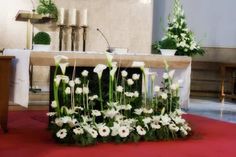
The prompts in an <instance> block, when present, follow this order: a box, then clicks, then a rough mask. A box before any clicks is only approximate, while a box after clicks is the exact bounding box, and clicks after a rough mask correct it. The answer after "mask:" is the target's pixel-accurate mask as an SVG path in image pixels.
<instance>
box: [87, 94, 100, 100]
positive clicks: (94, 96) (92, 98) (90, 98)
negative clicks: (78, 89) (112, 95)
mask: <svg viewBox="0 0 236 157" xmlns="http://www.w3.org/2000/svg"><path fill="white" fill-rule="evenodd" d="M95 99H98V96H97V95H93V96H90V97H89V100H91V101H93V100H95Z"/></svg>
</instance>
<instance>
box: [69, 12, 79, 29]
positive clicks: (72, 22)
mask: <svg viewBox="0 0 236 157" xmlns="http://www.w3.org/2000/svg"><path fill="white" fill-rule="evenodd" d="M69 25H70V26H76V25H77V10H76V9H72V10H70V12H69Z"/></svg>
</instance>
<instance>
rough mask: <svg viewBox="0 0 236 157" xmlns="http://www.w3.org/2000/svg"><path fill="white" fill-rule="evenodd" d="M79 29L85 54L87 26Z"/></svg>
mask: <svg viewBox="0 0 236 157" xmlns="http://www.w3.org/2000/svg"><path fill="white" fill-rule="evenodd" d="M80 28H81V29H83V51H84V52H85V51H86V39H87V28H88V26H80Z"/></svg>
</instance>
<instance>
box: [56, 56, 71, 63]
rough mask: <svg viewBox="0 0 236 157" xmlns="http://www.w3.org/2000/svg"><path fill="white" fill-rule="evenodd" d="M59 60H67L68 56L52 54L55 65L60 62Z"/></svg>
mask: <svg viewBox="0 0 236 157" xmlns="http://www.w3.org/2000/svg"><path fill="white" fill-rule="evenodd" d="M61 60H68V57H66V56H63V55H57V56H54V61H55V64H56V65H59V63H60V62H61Z"/></svg>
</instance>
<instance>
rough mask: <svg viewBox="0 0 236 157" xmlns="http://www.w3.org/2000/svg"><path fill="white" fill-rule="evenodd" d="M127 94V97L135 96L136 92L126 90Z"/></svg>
mask: <svg viewBox="0 0 236 157" xmlns="http://www.w3.org/2000/svg"><path fill="white" fill-rule="evenodd" d="M125 96H127V97H131V98H132V97H134V93H132V92H125Z"/></svg>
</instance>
